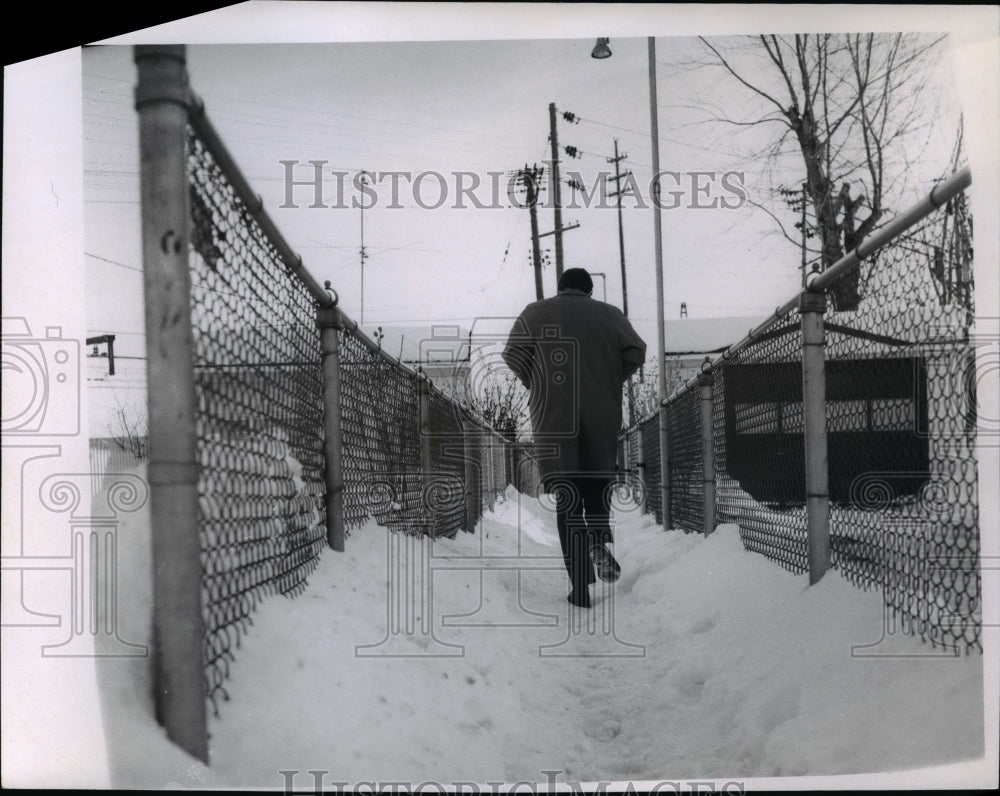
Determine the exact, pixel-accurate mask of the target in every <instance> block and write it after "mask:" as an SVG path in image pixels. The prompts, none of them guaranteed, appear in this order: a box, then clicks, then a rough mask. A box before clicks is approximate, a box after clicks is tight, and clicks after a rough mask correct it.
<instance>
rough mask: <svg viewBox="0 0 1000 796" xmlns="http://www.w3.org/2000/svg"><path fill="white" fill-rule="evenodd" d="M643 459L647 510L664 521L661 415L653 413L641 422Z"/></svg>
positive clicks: (659, 521) (657, 518)
mask: <svg viewBox="0 0 1000 796" xmlns="http://www.w3.org/2000/svg"><path fill="white" fill-rule="evenodd" d="M639 427H640V429H641V430H642V460H643V462H644V467H643V472H644V476H645V481H646V511H647V512H648V513H649V514H652V515H653V516H654V517H656V521H657V522H658V523H661V524H662V523H663V493H662V491H661V490H660V417H659V415H653V416H652V417H650V418H647V419H646V420H644V421H643V422H642V423H641V424H640V426H639Z"/></svg>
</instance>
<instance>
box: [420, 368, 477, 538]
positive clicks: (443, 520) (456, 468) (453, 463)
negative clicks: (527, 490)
mask: <svg viewBox="0 0 1000 796" xmlns="http://www.w3.org/2000/svg"><path fill="white" fill-rule="evenodd" d="M426 400H427V401H428V402H429V404H430V412H429V415H430V417H429V423H430V425H429V428H428V429H427V432H428V434H429V435H430V437H429V440H428V444H429V445H430V472H429V474H428V478H427V479H426V480H425V486H424V489H425V493H426V494H425V498H426V508H427V511H428V512H429V514H430V520H431V521H432V522H433V529H434V530H433V533H434V535H435V536H454V535H455V533H456V532H457V531H458V530H459V529H461V528H464V527H465V526H466V516H465V508H466V504H465V496H466V494H465V490H466V489H471V490H472V494H474V495H481V494H482V486H481V484H482V482H483V477H482V472H483V463H482V461H481V458H480V457H481V453H480V452H479V451H478V450H477V449H478V448H480V447H481V445H480V444H479V443H480V440H478V439H475V440H474V446H475V447H474V449H473V454H472V462H473V464H474V465H475V467H474V468H473V469H474V470H475V472H476V474H475V476H474V478H475V480H476V481H477V482H478V483H474V484H466V483H465V469H466V468H465V463H466V453H465V436H464V433H463V423H462V414H461V409H460V408H459V407H458V405H457V404H455V403H454V402H453V401H452V400H450V399H449V398H448V397H447V396H445V395H444V394H443V393H440V392H438V391H437V390H436V389H434V388H433V387H432V386H429V387H428V390H427V397H426ZM474 436H475V437H479V436H480V434H475V435H474Z"/></svg>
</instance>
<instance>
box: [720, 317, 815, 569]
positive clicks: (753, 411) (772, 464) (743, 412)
mask: <svg viewBox="0 0 1000 796" xmlns="http://www.w3.org/2000/svg"><path fill="white" fill-rule="evenodd" d="M801 355H802V331H801V324H800V322H799V318H798V314H797V313H795V312H793V313H792V314H791V316H790V317H789V318H786V319H784V320H783V321H779V322H777V323H775V324H774V325H772V327H771V328H769V329H767V330H765V331H763V332H762V333H761V334H760V335H759V336H758V338H757V339H756V340H755V341H754V342H752V343H750V344H749V345H747V346H746V347H744V348H742V349H740V350H739V351H737V352H735V353H733V354H732V355H731V356H730V357H729V358H728V359H727V360H726V361H725V363H724V364H723V365H722V367H721V368H719V369H718V370H717V372H716V375H715V398H714V403H713V413H712V415H713V426H714V430H713V438H714V444H715V456H716V471H717V473H716V481H717V486H716V515H717V519H718V521H719V522H735V523H737V524H738V525H739V528H740V537H741V538H742V539H743V544H744V546H745V547H746V549H747V550H752V551H755V552H759V553H762V554H764V555H766V556H767V557H768V558H771V559H773V560H774V561H776V562H778V563H779V564H780V565H781V566H783V567H785V568H786V569H788V570H790V571H792V572H805V571H806V570H807V569H808V556H807V544H806V513H805V454H804V444H805V443H804V438H803V418H802V365H801Z"/></svg>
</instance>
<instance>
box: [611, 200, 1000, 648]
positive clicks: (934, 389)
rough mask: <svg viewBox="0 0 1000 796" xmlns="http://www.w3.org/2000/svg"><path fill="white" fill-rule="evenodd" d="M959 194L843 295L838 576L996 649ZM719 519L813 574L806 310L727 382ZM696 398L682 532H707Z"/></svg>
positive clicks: (675, 454) (651, 477) (867, 267)
mask: <svg viewBox="0 0 1000 796" xmlns="http://www.w3.org/2000/svg"><path fill="white" fill-rule="evenodd" d="M966 203H967V199H966V197H965V195H964V194H959V195H958V196H956V197H955V198H954V199H952V200H951V201H950V202H949V203H948V206H947V208H946V209H945V211H944V212H943V213H942V212H939V213H937V214H935V215H932V216H930V217H928V218H927V219H925V220H924V221H922V222H921V223H919V224H918V225H916V226H915V227H913V228H911V229H910V230H909V231H908V232H906V233H904V234H901V235H900V236H898V237H897V238H896V239H895V240H893V241H892V242H891V243H889V244H887V245H885V246H883V247H882V248H881V249H880V250H879V251H878V252H876V253H874V255H872V256H871V257H870V258H869V259H868V260H867V261H865V262H864V263H862V264H861V265H860V266H859V267H857V268H856V269H854V271H853V272H850V273H848V274H847V275H846V276H845V277H844V278H842V279H840V280H838V281H837V282H836V283H834V284H833V285H832V286H831V289H830V291H829V292H828V298H829V299H830V307H829V308H828V311H827V312H826V313H825V316H824V325H825V331H826V346H825V357H826V362H825V376H826V425H827V452H828V482H829V499H830V544H831V564H832V566H833V567H835V568H837V569H839V570H840V571H841V573H842V574H843V575H844V577H845V578H847V579H848V580H849V581H851V582H852V583H854V584H856V585H858V586H860V587H862V588H878V589H881V590H882V592H883V596H884V598H885V601H886V605H887V606H888V607H889V608H890V609H891V612H892V615H893V617H894V618H895V619H897V620H898V621H899V624H900V627H901V628H902V629H903V630H904V632H908V633H911V634H914V635H918V636H919V637H920V638H921V639H923V640H925V641H929V642H930V643H931V644H933V645H935V646H941V647H945V648H948V649H951V650H954V651H964V652H970V651H973V650H979V651H980V652H981V651H982V648H983V647H982V638H981V632H982V617H981V609H982V606H981V580H980V572H979V567H980V553H979V550H980V540H979V504H978V493H977V484H978V466H977V462H976V456H975V446H976V435H977V421H978V416H977V403H976V401H977V399H976V369H975V368H976V365H975V353H976V348H977V345H982V344H987V345H988V344H991V343H993V344H995V342H996V341H995V340H987V341H977V339H976V335H975V332H974V323H973V319H974V315H975V307H974V304H973V261H972V242H971V240H972V221H971V218H970V216H969V213H968V210H967V204H966ZM713 373H714V376H715V385H714V387H715V392H714V401H713V413H712V414H713V446H714V456H715V469H716V521H717V522H719V523H736V524H737V525H738V526H739V529H740V536H741V538H742V540H743V544H744V546H745V547H746V549H747V550H751V551H755V552H759V553H761V554H763V555H765V556H767V557H768V558H770V559H772V560H774V561H775V562H777V563H778V564H780V565H781V566H783V567H785V568H786V569H788V570H790V571H792V572H796V573H804V572H806V571H808V568H809V562H808V540H807V530H806V528H807V523H806V520H807V517H806V507H805V454H804V448H805V444H804V416H803V404H802V331H801V319H800V317H799V314H798V311H797V310H792V311H791V312H790V313H789V315H788V316H787V317H785V318H782V319H775V320H774V321H773V322H772V323H771V324H770V326H769V327H767V328H766V329H763V330H760V331H759V332H758V334H757V335H756V337H755V339H753V340H751V341H750V342H749V343H748V344H746V345H745V346H743V347H742V348H740V349H738V350H736V351H734V352H729V353H728V354H727V355H726V356H725V357H724V358H723V360H722V361H721V363H716V366H715V368H714V370H713ZM697 398H698V396H697V391H696V390H695V389H694V388H691V387H689V388H688V389H686V390H684V391H682V392H680V393H679V394H677V395H675V396H673V397H672V399H671V401H670V402H669V403H668V405H667V406H666V407H664V408H663V410H661V411H665V412H667V424H668V433H669V438H668V444H669V448H668V450H669V455H670V468H669V470H670V486H671V510H672V514H673V518H672V519H673V520H674V525H675V526H677V527H681V528H685V529H696V528H699V527H701V526H700V523H699V517H700V514H699V509H700V498H701V485H700V475H701V472H702V469H701V468H702V463H701V457H700V444H701V443H700V441H699V440H698V439H697V430H698V425H699V417H698V415H697ZM640 427H641V431H642V441H643V443H642V447H643V455H644V458H645V462H646V480H645V483H646V494H647V496H648V506H647V510H648V511H650V512H652V513H654V514H655V515H656V519H657V521H658V522H662V515H661V512H660V506H659V502H660V493H659V488H658V487H659V483H660V461H659V444H658V439H657V436H656V435H657V430H658V428H657V417H656V416H654V417H652V418H649V419H647V420H646V421H644V422H643V423H642V424H641V426H634V427H633V428H631V429H629V430H628V431H627V432H626V433H625V435H624V438H623V442H624V449H625V453H626V455H628V456H629V457H631V445H630V440H632V439H633V438H634V437H635V436H636V435H637V433H638V431H639V428H640Z"/></svg>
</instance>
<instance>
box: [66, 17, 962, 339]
mask: <svg viewBox="0 0 1000 796" xmlns="http://www.w3.org/2000/svg"><path fill="white" fill-rule="evenodd" d="M633 12H634V9H633ZM767 21H768V20H767V19H763V20H761V25H762V26H763V27H762V28H761V29H762V30H767V26H766V25H765V23H766V22H767ZM901 21H902V20H901ZM775 22H776V24H777V20H775ZM781 24H785V23H784V22H783V21H782V22H781ZM710 28H711V25H708V28H707V29H708V32H711V31H710ZM445 30H446V29H445ZM593 44H594V39H593V37H575V38H568V39H538V40H523V39H522V40H518V39H515V38H508V39H505V40H497V41H483V40H478V41H468V40H464V41H463V40H447V41H432V42H427V41H415V42H398V41H393V42H372V41H369V42H336V43H311V44H253V45H251V44H210V45H205V44H193V45H191V46H189V47H188V51H187V53H188V69H189V73H190V77H191V86H192V88H193V89H194V91H195V93H197V94H198V95H199V96H200V97H201V98H202V99H203V100H204V102H205V107H206V111H207V113H208V115H209V118H210V119H211V120H212V122H213V123H214V125H215V126H216V128H217V129H218V131H219V133H220V135H221V137H222V139H223V141H224V142H225V144H226V146H227V147H229V149H230V151H231V152H232V154H233V155H234V157H235V159H236V161H237V163H238V164H239V165H240V167H241V168H242V170H243V172H244V174H245V175H246V176H247V178H248V179H249V181H250V182H251V184H252V185H253V187H254V188H255V190H256V191H258V192H259V193H260V194H261V196H262V197H263V199H264V203H265V207H266V208H267V209H268V212H269V213H270V214H271V216H272V218H273V219H274V220H275V222H276V223H277V225H278V227H279V228H280V229H281V230H282V232H283V234H284V235H285V237H286V239H287V240H288V241H289V243H290V244H291V246H292V248H293V249H294V250H296V251H297V252H299V253H300V254H301V255H302V257H303V260H304V263H305V265H306V267H307V268H308V269H309V271H310V272H311V273H312V274H313V275H314V276H315V277H316V278H317V279H318V280H320V281H323V280H326V279H329V280H331V282H332V284H333V286H334V288H335V289H336V290H337V292H338V293H339V295H340V297H341V306H342V308H343V309H344V310H345V311H346V312H347V313H348V314H350V315H351V316H352V317H353V318H355V319H357V320H361V315H362V278H361V267H360V256H359V248H360V246H361V242H362V223H363V224H364V243H365V246H366V250H367V253H368V259H367V262H366V264H365V268H364V288H363V303H364V318H363V320H364V322H365V324H366V325H368V326H370V325H373V324H377V323H382V324H389V323H402V324H407V325H411V326H412V325H415V324H419V323H424V322H426V323H428V324H430V323H442V322H456V323H460V324H462V325H463V326H465V327H469V326H471V325H473V324H474V323H475V321H476V319H477V318H482V317H498V316H500V317H511V316H514V315H516V314H517V312H519V311H520V309H521V308H522V307H523V305H524V304H525V303H526V302H528V301H531V300H533V299H534V297H535V289H534V280H533V272H532V269H531V265H530V259H529V258H530V251H531V242H530V226H529V213H528V211H527V210H524V209H520V208H518V207H511V206H510V205H511V202H510V200H509V197H508V195H507V179H508V177H507V175H509V174H510V173H511V172H513V171H515V170H517V169H518V168H520V167H522V166H524V165H525V164H529V165H530V164H535V163H538V164H541V163H542V162H543V161H546V160H548V159H550V157H551V155H550V149H549V143H548V136H549V113H548V106H549V103H550V102H554V103H555V105H556V108H557V117H558V122H557V136H558V141H559V145H560V160H561V163H560V168H561V169H562V172H563V173H562V175H561V176H562V177H563V180H565V179H566V178H567V175H568V173H569V172H570V171H576V172H578V173H579V176H580V177H581V178H582V180H583V182H584V183H585V184H587V185H588V186H589V187H593V186H594V184H595V182H596V181H597V180H598V179H599V174H600V173H601V172H607V171H610V170H611V169H613V166H612V164H610V163H609V162H608V158H610V157H611V156H612V154H613V151H614V140H615V138H617V139H618V142H619V149H620V152H621V153H625V154H627V155H628V157H627V158H626V159H625V160H624V161H623V162H622V167H623V169H627V170H629V171H631V172H632V173H633V174H634V176H635V179H636V185H637V186H638V187H639V190H640V192H641V194H642V195H644V196H645V199H646V200H647V201H648V198H649V193H648V186H649V182H650V177H651V174H652V171H651V146H650V140H651V139H650V135H649V127H650V114H649V82H648V60H647V46H646V40H645V38H642V37H635V36H623V37H612V38H611V49H612V51H613V55H612V57H611V58H608V59H606V60H595V59H592V58H591V57H590V51H591V48H592V47H593ZM703 55H704V49H703V48H702V47H701V45H700V44H699V43H698V42H697V40H696V39H695V38H694V37H692V36H679V37H658V38H657V66H656V68H657V73H658V75H657V76H658V83H657V96H658V114H659V125H660V166H661V169H663V170H672V171H676V172H678V173H679V175H680V176H679V178H678V179H677V183H678V184H677V185H676V186H674V185H671V184H665V185H664V189H665V190H667V189H670V188H674V187H676V189H677V190H678V191H679V192H680V193H679V194H678V197H677V202H678V204H679V205H680V206H679V207H677V208H675V209H669V210H665V211H664V212H663V241H664V243H663V250H664V270H665V295H664V304H665V314H666V316H667V318H675V317H678V316H679V311H680V304H681V302H684V303H686V305H687V309H688V313H689V315H690V316H691V317H714V316H733V315H737V316H752V315H756V316H759V317H760V318H763V317H764V316H765V315H767V314H768V313H769V312H770V311H772V310H773V309H774V307H775V306H777V305H778V304H780V303H782V302H783V301H785V300H786V299H787V298H789V297H790V296H791V295H792V294H793V293H794V291H795V290H796V288H797V284H798V280H799V253H798V251H797V249H796V248H795V246H793V245H792V244H790V243H789V242H787V241H786V240H784V239H783V238H781V237H780V236H779V235H777V234H776V231H775V230H776V228H775V225H774V222H773V221H772V220H771V219H769V218H768V217H767V216H766V215H765V214H763V213H761V212H760V211H758V210H754V209H753V208H752V207H751V206H750V205H749V203H742V206H739V207H735V206H734V205H740V204H741V201H740V198H741V197H740V195H739V193H738V192H737V190H738V189H742V190H744V191H745V192H746V195H747V196H749V197H750V198H752V199H755V200H758V201H764V202H766V201H768V198H767V196H766V193H767V190H768V189H769V187H770V186H769V185H767V184H765V183H764V182H762V180H761V174H760V168H759V161H754V160H751V159H747V157H746V154H747V153H748V152H750V151H752V150H753V149H754V148H755V147H759V146H760V144H761V142H762V140H761V138H760V133H761V131H759V130H755V131H753V132H751V133H750V134H749V135H743V136H736V135H735V134H734V131H733V129H732V128H723V127H720V126H710V125H706V124H700V123H699V120H701V119H703V118H704V117H705V113H704V111H703V110H699V109H698V108H699V106H703V105H704V103H706V102H711V103H713V104H714V105H715V106H719V107H722V108H724V109H726V110H727V111H729V112H731V113H732V115H734V116H744V115H747V114H754V113H756V112H757V110H756V109H755V108H754V106H753V105H752V104H749V103H748V95H747V94H746V93H745V92H743V91H741V90H739V88H738V87H736V86H735V85H733V83H732V81H727V80H724V79H721V76H720V75H719V74H718V73H717V72H711V71H708V70H693V69H691V67H690V64H691V61H692V60H693V59H695V58H697V57H699V56H703ZM950 64H951V59H950V57H949V53H948V50H947V48H945V49H944V50H943V51H942V59H941V62H940V64H939V67H938V68H937V69H936V70H935V71H933V72H932V77H933V80H935V81H937V82H938V83H939V84H940V86H941V91H940V93H939V96H941V97H942V99H944V100H946V102H945V110H946V111H947V113H946V114H942V115H939V116H935V118H934V122H935V124H936V125H937V126H938V128H939V130H940V133H939V135H938V137H937V138H936V139H934V140H933V141H931V146H930V147H929V149H928V157H927V158H925V160H924V161H923V163H922V166H923V169H922V173H921V175H920V176H919V177H918V178H917V179H915V181H914V184H915V192H914V193H913V194H912V198H913V200H916V199H917V198H918V197H919V194H922V193H924V192H926V190H929V188H930V187H932V182H931V180H932V179H933V178H934V177H936V176H939V175H940V174H941V173H943V169H944V168H945V167H946V164H947V158H948V156H949V155H950V153H951V150H952V147H953V146H954V138H955V124H954V120H955V119H956V118H957V116H956V113H957V108H958V100H957V96H956V95H955V92H954V85H953V77H952V74H951V70H950ZM82 76H83V134H84V148H83V157H84V164H83V165H84V192H85V244H86V252H87V255H86V258H85V260H86V278H87V286H88V319H87V324H88V333H99V332H114V333H118V334H121V335H123V336H124V338H125V339H124V340H123V342H122V346H123V348H122V349H121V350H128V349H129V347H130V343H129V342H128V339H129V338H132V339H133V340H134V342H135V343H136V344H137V345H138V344H139V343H140V342H141V337H140V336H139V335H137V334H135V333H137V332H141V330H142V319H141V312H140V308H139V302H138V298H137V297H138V296H139V292H138V291H139V290H140V289H141V275H140V273H139V271H138V270H135V269H138V268H140V267H141V248H140V240H139V217H138V212H139V209H138V185H139V177H138V154H137V133H136V117H135V111H134V110H133V107H132V91H133V88H134V84H135V66H134V64H133V62H132V50H131V47H130V46H127V45H120V46H106V47H100V48H89V49H86V50H84V52H83V60H82ZM934 110H935V111H936V110H937V109H934ZM564 112H569V113H572V114H574V115H575V117H576V118H577V119H579V121H577V122H575V123H571V122H569V121H568V120H566V119H565V118H564V117H563V115H562V114H563V113H564ZM928 112H929V113H931V112H932V109H928ZM565 146H575V147H576V148H577V150H578V152H579V153H580V156H579V157H577V158H571V157H569V156H568V155H567V154H566V153H565V150H564V147H565ZM312 160H318V161H325V164H324V167H323V168H324V175H325V180H326V181H325V182H324V194H323V201H324V202H325V203H326V204H327V205H330V206H329V207H325V208H315V207H310V205H311V204H313V201H314V193H313V188H312V187H311V186H310V185H298V186H294V187H293V188H292V189H291V191H292V192H291V199H292V203H293V204H295V205H297V206H296V207H288V206H285V207H282V205H285V204H287V199H288V196H289V194H288V187H287V184H286V175H287V174H288V173H291V174H292V176H293V178H294V179H295V180H309V179H312V177H313V173H314V172H313V167H312V166H311V165H310V164H309V161H312ZM281 161H293V165H292V166H291V167H288V166H286V165H283V164H282V163H281ZM289 168H291V172H289ZM362 169H365V170H367V171H369V172H375V173H376V174H377V175H380V176H381V179H380V180H379V182H378V183H377V184H376V185H375V186H374V190H375V191H376V193H377V199H375V200H373V202H372V203H373V205H374V206H373V207H370V208H369V209H367V210H366V211H365V212H364V214H363V215H364V219H363V220H362V212H361V210H359V209H357V208H355V207H352V206H350V205H351V203H352V200H353V199H355V198H356V197H357V196H358V195H357V193H356V191H355V189H354V188H353V187H352V180H353V179H354V177H355V175H357V174H358V173H359V172H360V171H361V170H362ZM335 171H336V172H340V173H342V174H343V175H344V176H343V177H342V178H338V177H337V176H336V175H335V174H334V173H333V172H335ZM390 171H398V172H405V173H406V175H407V176H400V177H399V178H398V182H397V185H398V194H397V197H396V200H395V201H394V199H393V195H392V181H391V178H388V177H385V176H384V173H385V172H390ZM784 171H785V172H787V178H788V179H787V184H788V185H790V186H797V185H798V184H799V183H800V181H801V178H802V169H801V165H800V160H796V159H791V160H790V161H788V164H787V166H786V167H785V169H784ZM422 172H424V173H426V175H425V176H424V177H423V178H421V179H420V181H419V190H418V189H417V187H415V186H414V180H415V178H416V177H417V175H418V174H420V173H422ZM457 172H466V173H467V174H466V175H465V176H463V177H458V176H457V174H456V173H457ZM692 172H703V174H702V175H700V176H692V174H691V173H692ZM705 172H707V173H710V174H714V175H716V176H715V178H714V179H713V177H711V176H708V175H706V174H704V173H705ZM781 173H782V172H781V171H779V176H780V174H781ZM726 174H729V175H730V176H729V178H728V182H726V183H723V182H722V179H723V175H726ZM338 179H342V180H343V184H344V189H343V196H344V201H343V203H342V204H346V205H348V206H347V207H343V206H337V205H338V193H337V191H338V186H337V180H338ZM459 180H462V185H465V186H468V185H470V184H471V183H472V181H476V180H478V181H479V182H480V185H479V187H478V188H476V189H475V190H473V191H472V194H473V195H474V197H475V199H477V200H478V201H479V202H481V203H484V204H486V205H487V207H484V208H475V207H474V206H473V204H474V202H473V201H472V199H470V198H468V197H469V195H468V194H466V198H464V199H463V198H461V197H460V196H459ZM696 187H700V188H701V193H698V192H697V190H696ZM561 190H562V203H563V205H564V210H563V224H564V226H569V225H574V224H579V226H578V227H577V228H575V229H571V230H568V231H566V232H565V234H564V251H565V257H564V262H565V267H573V266H580V267H584V268H587V269H588V270H590V271H591V272H595V273H603V274H604V275H605V276H604V277H600V276H598V277H595V296H596V297H598V298H603V297H604V295H605V291H606V295H607V300H608V301H609V302H611V303H613V304H616V305H617V306H621V293H622V288H621V267H620V256H619V246H618V226H617V214H616V212H615V209H614V207H613V201H609V202H608V203H607V204H606V206H605V207H578V208H576V209H574V208H572V207H570V206H569V205H571V203H572V201H573V192H572V191H571V190H570V189H569V188H568V187H567V186H566V185H565V184H564V185H562V189H561ZM519 196H523V195H519ZM497 200H499V201H497ZM459 201H461V202H462V203H463V204H464V205H465V207H464V208H455V204H456V203H458V202H459ZM577 201H578V204H582V203H583V200H582V199H578V200H577ZM438 203H440V204H441V206H440V207H433V206H434V205H436V204H438ZM421 204H422V205H423V207H421ZM699 204H700V205H715V209H706V208H705V207H694V206H693V205H699ZM637 205H638V201H635V200H631V199H629V198H626V200H625V209H624V213H623V216H624V220H623V226H624V247H625V260H626V268H627V279H628V300H629V314H630V316H631V318H632V319H633V322H634V323H635V325H636V327H637V328H638V330H639V331H640V334H642V335H643V337H645V338H646V339H647V341H649V343H650V352H651V353H652V352H655V345H654V341H655V329H656V325H655V323H656V313H655V306H656V305H655V270H654V238H653V227H652V215H653V214H652V211H651V210H650V209H647V208H645V207H638V206H637ZM723 205H725V206H723ZM778 212H779V213H780V212H781V210H780V208H778ZM785 217H786V219H787V220H789V221H793V220H794V219H792V217H791V215H790V214H787V213H786V216H785ZM539 227H540V230H541V231H542V232H543V233H544V232H549V231H551V230H552V229H553V228H554V218H553V212H552V210H551V208H550V207H542V208H540V211H539ZM542 246H543V250H544V251H543V254H544V255H545V256H546V258H547V263H548V264H547V265H546V268H545V270H544V275H543V279H544V286H545V294H546V295H552V293H553V292H554V291H555V268H554V259H555V255H554V238H553V237H552V236H551V235H550V236H548V237H545V238H543V239H542ZM500 325H501V326H502V323H501V324H500Z"/></svg>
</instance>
